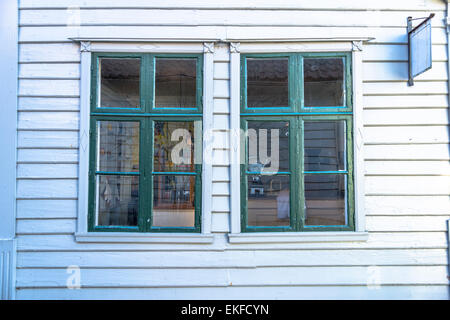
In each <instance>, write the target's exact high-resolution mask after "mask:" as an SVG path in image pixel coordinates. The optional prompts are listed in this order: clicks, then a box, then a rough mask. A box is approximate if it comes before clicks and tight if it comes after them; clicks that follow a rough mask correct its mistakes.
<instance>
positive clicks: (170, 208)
mask: <svg viewBox="0 0 450 320" xmlns="http://www.w3.org/2000/svg"><path fill="white" fill-rule="evenodd" d="M194 225H195V177H192V176H182V175H154V176H153V226H154V227H193V226H194Z"/></svg>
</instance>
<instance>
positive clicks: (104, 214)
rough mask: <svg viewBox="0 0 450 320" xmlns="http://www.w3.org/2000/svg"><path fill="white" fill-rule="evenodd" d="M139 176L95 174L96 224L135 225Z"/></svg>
mask: <svg viewBox="0 0 450 320" xmlns="http://www.w3.org/2000/svg"><path fill="white" fill-rule="evenodd" d="M138 207H139V176H120V175H101V176H97V225H98V226H137V215H138Z"/></svg>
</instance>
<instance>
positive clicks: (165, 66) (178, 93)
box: [155, 58, 197, 108]
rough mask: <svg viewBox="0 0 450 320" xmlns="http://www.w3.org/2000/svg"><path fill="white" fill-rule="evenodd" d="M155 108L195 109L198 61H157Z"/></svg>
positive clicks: (158, 59) (161, 59)
mask: <svg viewBox="0 0 450 320" xmlns="http://www.w3.org/2000/svg"><path fill="white" fill-rule="evenodd" d="M155 63H156V68H155V70H156V75H155V107H157V108H195V107H196V106H197V105H196V103H197V101H196V97H197V95H196V83H197V59H168V58H157V59H156V62H155Z"/></svg>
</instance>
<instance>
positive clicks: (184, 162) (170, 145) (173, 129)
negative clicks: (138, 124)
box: [153, 121, 195, 172]
mask: <svg viewBox="0 0 450 320" xmlns="http://www.w3.org/2000/svg"><path fill="white" fill-rule="evenodd" d="M154 130H155V133H154V152H153V153H154V154H153V157H154V163H153V164H154V165H153V171H154V172H163V171H189V172H192V171H194V158H195V157H194V122H192V121H191V122H180V121H173V122H167V121H156V122H155V129H154Z"/></svg>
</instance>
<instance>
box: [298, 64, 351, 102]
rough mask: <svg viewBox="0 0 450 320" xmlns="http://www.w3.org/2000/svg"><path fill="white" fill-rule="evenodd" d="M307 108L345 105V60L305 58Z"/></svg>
mask: <svg viewBox="0 0 450 320" xmlns="http://www.w3.org/2000/svg"><path fill="white" fill-rule="evenodd" d="M303 72H304V84H303V85H304V95H305V97H304V99H305V107H330V106H335V107H336V106H343V105H344V92H345V91H344V58H305V59H304V60H303Z"/></svg>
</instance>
